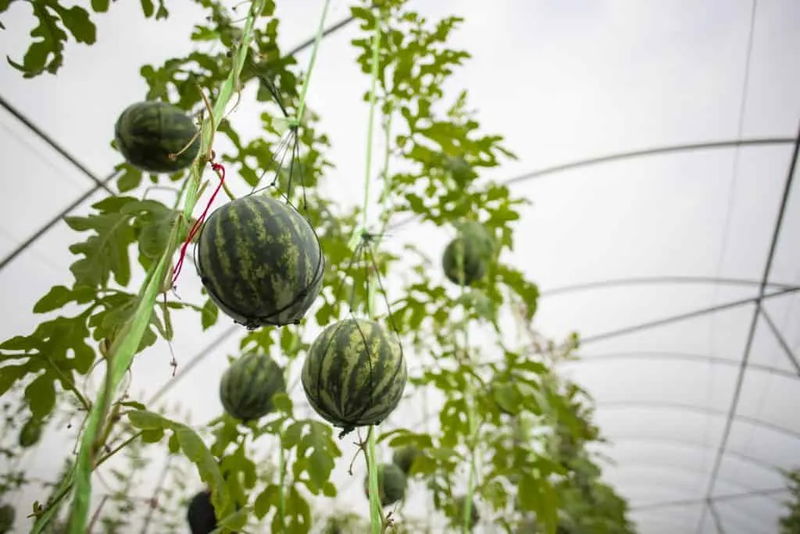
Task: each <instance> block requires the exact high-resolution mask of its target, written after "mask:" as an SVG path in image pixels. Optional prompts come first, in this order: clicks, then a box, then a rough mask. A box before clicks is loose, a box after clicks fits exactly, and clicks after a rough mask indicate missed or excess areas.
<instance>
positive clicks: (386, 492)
mask: <svg viewBox="0 0 800 534" xmlns="http://www.w3.org/2000/svg"><path fill="white" fill-rule="evenodd" d="M364 493H365V494H366V495H367V497H369V475H367V476H366V477H364ZM378 496H379V497H380V501H381V506H389V505H390V504H394V503H396V502H397V501H399V500H402V499H403V497H405V496H406V474H405V473H403V470H402V469H400V468H399V467H397V466H396V465H395V464H382V465H379V466H378Z"/></svg>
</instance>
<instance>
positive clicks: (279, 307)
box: [197, 195, 325, 329]
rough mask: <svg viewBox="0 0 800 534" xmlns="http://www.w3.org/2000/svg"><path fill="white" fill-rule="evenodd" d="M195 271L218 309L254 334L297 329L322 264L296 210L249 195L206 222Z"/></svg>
mask: <svg viewBox="0 0 800 534" xmlns="http://www.w3.org/2000/svg"><path fill="white" fill-rule="evenodd" d="M197 268H198V271H199V273H200V277H201V280H202V282H203V285H204V286H205V287H206V290H208V294H209V296H210V297H211V299H212V300H213V301H214V302H215V303H216V304H217V305H218V306H219V308H220V309H221V310H222V311H223V312H225V313H226V314H227V315H229V316H230V317H232V318H233V320H234V321H235V322H237V323H240V324H243V325H244V326H246V327H247V328H250V329H253V328H257V327H260V326H264V325H273V326H283V325H286V324H290V323H299V322H300V319H301V318H302V317H303V315H305V313H306V311H308V308H309V307H310V306H311V304H312V303H313V302H314V299H315V298H316V297H317V295H318V294H319V291H320V287H321V285H322V275H323V271H324V269H325V259H324V257H323V255H322V250H321V249H320V245H319V241H318V240H317V236H316V234H314V230H313V229H312V228H311V226H310V225H309V224H308V221H306V220H305V218H303V216H302V215H300V214H299V213H298V212H297V210H295V209H294V208H293V207H291V206H288V205H286V204H284V203H283V202H279V201H277V200H275V199H273V198H270V197H268V196H265V195H249V196H246V197H243V198H240V199H237V200H234V201H233V202H229V203H228V204H225V205H224V206H222V207H220V208H219V209H217V210H216V211H214V212H213V213H212V214H211V215H210V216H209V217H208V220H207V221H206V223H205V224H204V225H203V229H202V232H201V234H200V239H199V242H198V244H197Z"/></svg>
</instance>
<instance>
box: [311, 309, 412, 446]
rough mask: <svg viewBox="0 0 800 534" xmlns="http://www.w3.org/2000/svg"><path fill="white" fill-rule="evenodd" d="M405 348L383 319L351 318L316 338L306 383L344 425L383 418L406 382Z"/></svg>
mask: <svg viewBox="0 0 800 534" xmlns="http://www.w3.org/2000/svg"><path fill="white" fill-rule="evenodd" d="M406 378H407V372H406V364H405V360H404V359H403V350H402V347H401V346H400V343H399V342H398V341H397V340H396V339H395V337H394V336H392V335H390V334H389V333H388V332H387V331H386V330H385V329H384V328H383V327H382V326H381V325H379V324H378V323H376V322H374V321H368V320H365V319H345V320H342V321H339V322H336V323H334V324H332V325H329V326H328V327H327V328H325V329H324V330H323V331H322V333H320V334H319V336H318V337H317V338H316V339H315V340H314V342H313V343H312V345H311V347H310V348H309V351H308V355H307V357H306V360H305V363H304V365H303V373H302V383H303V389H304V390H305V393H306V397H307V398H308V401H309V403H310V404H311V406H312V407H313V408H314V410H316V412H317V413H318V414H319V415H320V416H322V417H323V418H324V419H325V420H327V421H328V422H330V423H332V424H333V425H334V426H337V427H341V428H343V432H342V434H341V435H344V434H346V433H348V432H349V431H351V430H352V429H353V428H355V427H358V426H364V425H373V424H378V423H380V422H381V421H383V420H384V419H385V418H386V417H387V416H388V415H389V414H390V413H392V411H393V410H394V409H395V408H396V407H397V404H398V403H399V402H400V398H401V397H402V395H403V390H404V388H405V385H406Z"/></svg>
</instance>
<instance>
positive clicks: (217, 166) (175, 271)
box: [170, 161, 225, 287]
mask: <svg viewBox="0 0 800 534" xmlns="http://www.w3.org/2000/svg"><path fill="white" fill-rule="evenodd" d="M211 168H212V169H213V170H214V172H216V173H217V176H218V177H219V183H218V184H217V187H216V189H214V192H213V193H212V194H211V198H209V199H208V203H207V204H206V207H205V209H204V210H203V213H202V214H201V215H200V217H199V218H198V219H197V220H196V221H195V222H194V224H193V225H192V227H191V229H190V230H189V233H188V234H187V236H186V240H185V241H184V242H183V244H182V245H181V252H180V256H179V257H178V263H176V264H175V267H173V268H172V281H171V283H170V286H171V287H175V283H176V282H177V281H178V277H179V276H180V274H181V270H182V269H183V262H184V260H185V259H186V251H187V249H188V248H189V243H191V242H192V241H193V240H194V238H195V236H196V235H197V232H199V231H200V228H202V226H203V222H204V221H205V220H206V216H207V215H208V210H209V209H211V204H213V203H214V199H215V198H216V197H217V193H219V190H220V189H222V186H223V184H224V183H225V167H223V166H222V164H221V163H217V162H215V161H212V162H211Z"/></svg>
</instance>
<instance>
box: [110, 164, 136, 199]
mask: <svg viewBox="0 0 800 534" xmlns="http://www.w3.org/2000/svg"><path fill="white" fill-rule="evenodd" d="M115 170H117V171H119V170H122V171H123V172H122V174H120V176H119V178H117V188H119V190H120V192H121V193H125V192H127V191H131V190H133V189H136V188H137V187H139V185H140V184H141V183H142V171H140V170H139V169H137V168H136V167H134V166H133V165H129V164H127V163H122V164H120V165H118V166H117V167H115Z"/></svg>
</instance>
